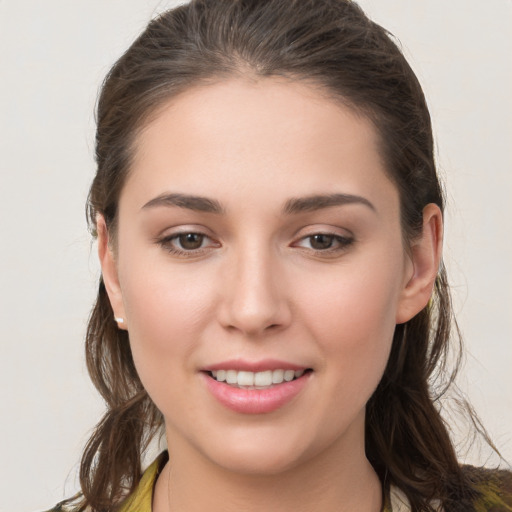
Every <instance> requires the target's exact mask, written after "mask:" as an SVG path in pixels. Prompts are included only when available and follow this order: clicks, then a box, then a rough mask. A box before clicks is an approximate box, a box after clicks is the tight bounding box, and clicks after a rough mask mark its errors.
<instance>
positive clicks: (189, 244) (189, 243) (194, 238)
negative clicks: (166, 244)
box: [179, 233, 203, 250]
mask: <svg viewBox="0 0 512 512" xmlns="http://www.w3.org/2000/svg"><path fill="white" fill-rule="evenodd" d="M179 240H180V245H181V246H182V247H183V249H190V250H193V249H199V248H200V247H201V245H202V243H203V235H198V234H197V233H186V234H185V235H180V238H179Z"/></svg>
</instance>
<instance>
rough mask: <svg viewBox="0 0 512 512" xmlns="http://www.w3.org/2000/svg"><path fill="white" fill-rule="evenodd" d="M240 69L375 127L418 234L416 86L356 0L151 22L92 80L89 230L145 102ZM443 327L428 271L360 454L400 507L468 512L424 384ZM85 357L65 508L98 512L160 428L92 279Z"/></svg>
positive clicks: (169, 16)
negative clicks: (323, 94)
mask: <svg viewBox="0 0 512 512" xmlns="http://www.w3.org/2000/svg"><path fill="white" fill-rule="evenodd" d="M248 73H249V74H251V75H252V76H256V77H271V76H281V77H287V78H289V79H291V80H305V81H307V82H311V83H313V84H315V85H319V86H321V87H322V88H323V90H325V91H327V92H328V93H329V94H330V95H331V96H332V97H334V98H335V99H336V100H338V101H341V102H343V103H344V104H345V105H348V106H350V107H351V108H353V109H354V110H356V111H357V112H359V113H361V114H362V115H364V116H366V117H368V118H369V119H370V120H371V121H372V122H373V123H374V125H375V127H376V129H377V132H378V133H379V134H380V141H381V152H382V155H383V158H384V161H385V164H386V169H387V172H388V173H389V175H390V177H391V178H392V179H393V181H394V182H395V184H396V186H397V188H398V190H399V192H400V199H401V215H402V228H403V232H404V238H405V239H406V240H408V241H410V240H411V239H412V238H414V237H415V236H418V235H419V234H420V233H421V229H422V212H423V208H424V207H425V205H427V204H428V203H435V204H437V205H439V206H440V208H441V209H443V203H444V202H443V195H442V190H441V187H440V184H439V180H438V177H437V174H436V168H435V163H434V155H433V138H432V127H431V121H430V116H429V112H428V109H427V105H426V102H425V98H424V96H423V92H422V90H421V87H420V85H419V83H418V81H417V78H416V76H415V75H414V73H413V71H412V70H411V68H410V66H409V65H408V63H407V62H406V60H405V58H404V57H403V55H402V53H401V52H400V50H399V48H398V47H397V45H396V44H395V43H394V42H393V40H392V38H391V37H390V35H389V34H388V33H387V32H386V30H384V29H383V28H382V27H380V26H379V25H377V24H376V23H374V22H372V21H371V20H369V19H368V18H367V17H366V16H365V14H364V13H363V12H362V10H361V9H360V8H359V6H358V5H357V4H356V3H354V2H351V1H349V0H193V1H192V2H191V3H189V4H186V5H183V6H180V7H177V8H175V9H173V10H170V11H167V12H165V13H164V14H162V15H161V16H159V17H158V18H156V19H155V20H153V21H152V22H151V23H150V24H149V25H148V27H147V28H146V30H145V31H144V32H143V33H142V34H141V35H140V37H139V38H138V39H137V40H136V41H135V42H134V43H133V44H132V45H131V47H130V48H129V49H128V50H127V52H126V53H125V54H124V55H123V56H122V57H121V58H120V59H119V60H118V61H117V63H116V64H115V65H114V67H113V68H112V70H111V71H110V73H109V74H108V76H107V77H106V79H105V82H104V84H103V88H102V91H101V95H100V98H99V102H98V111H97V124H98V127H97V136H96V160H97V166H98V167H97V174H96V176H95V178H94V181H93V184H92V186H91V190H90V194H89V201H88V217H89V222H90V226H91V227H92V231H93V234H95V222H96V215H97V214H102V215H103V216H104V217H105V220H106V224H107V228H108V229H109V232H110V233H111V235H114V234H115V226H116V218H117V204H118V199H119V195H120V192H121V189H122V187H123V184H124V182H125V180H126V177H127V174H128V173H129V172H130V162H131V158H132V152H133V150H134V141H135V140H136V137H137V133H138V131H139V130H140V128H141V127H142V126H143V125H144V123H146V122H147V121H148V119H149V118H150V116H151V115H152V114H153V113H154V112H155V111H156V110H157V109H158V107H160V106H161V105H162V104H163V103H164V102H165V101H166V100H168V99H169V98H171V97H173V96H175V95H176V94H179V93H180V92H181V91H183V90H185V89H187V88H189V87H191V86H194V85H197V84H198V83H201V82H208V81H212V80H222V79H223V78H227V77H232V76H237V75H240V76H242V75H247V74H248ZM451 320H452V310H451V304H450V296H449V290H448V285H447V279H446V273H445V270H444V268H443V267H441V269H440V271H439V274H438V277H437V281H436V286H435V291H434V296H433V298H432V300H431V302H430V304H429V306H428V307H426V308H425V309H424V310H423V311H421V312H420V313H419V314H418V315H417V316H415V317H414V318H413V319H412V320H410V321H409V322H407V323H406V324H403V325H397V327H396V331H395V335H394V340H393V346H392V350H391V355H390V358H389V361H388V364H387V368H386V370H385V373H384V376H383V378H382V381H381V382H380V384H379V386H378V388H377V390H376V391H375V393H374V394H373V396H372V397H371V399H370V401H369V402H368V404H367V416H366V418H367V419H366V453H367V457H368V459H369V460H370V462H371V463H372V464H373V466H374V468H375V469H376V471H377V473H378V474H379V476H380V478H381V480H382V482H383V484H384V485H385V486H389V485H390V484H393V485H396V486H398V487H399V488H401V489H402V490H403V491H404V492H405V494H406V495H407V497H408V498H409V500H410V502H411V505H412V510H413V511H419V510H433V509H432V508H431V506H430V505H429V502H430V500H432V499H437V500H439V501H440V502H441V504H442V505H443V506H444V507H445V509H446V510H468V509H469V507H468V501H466V500H469V499H470V498H471V496H472V495H473V493H474V491H473V489H472V485H471V483H470V482H469V481H467V479H466V477H465V476H464V473H463V472H462V471H461V469H460V467H459V464H458V462H457V458H456V454H455V451H454V448H453V445H452V442H451V440H450V437H449V434H448V432H447V429H446V427H445V424H444V422H443V420H442V418H441V416H440V414H439V411H438V408H437V407H436V405H435V403H436V400H437V398H438V396H437V395H436V394H435V393H434V391H433V389H434V388H433V379H434V377H436V376H439V375H443V374H445V375H446V372H444V370H445V368H444V365H445V362H446V355H447V350H448V344H449V338H450V331H451V327H450V324H451ZM457 339H458V338H457ZM86 353H87V365H88V369H89V373H90V375H91V378H92V380H93V382H94V384H95V385H96V387H97V388H98V390H99V392H100V393H101V395H102V396H103V398H104V399H105V401H106V404H107V412H106V414H105V416H104V417H103V419H102V420H101V422H100V423H99V424H98V425H97V427H96V429H95V431H94V433H93V435H92V436H91V438H90V440H89V442H88V443H87V446H86V447H85V451H84V454H83V458H82V463H81V468H80V482H81V488H82V493H81V496H80V497H79V499H78V500H77V503H78V510H83V509H84V508H85V506H87V505H89V506H90V507H91V508H92V510H93V511H106V510H111V508H112V507H114V506H115V505H117V504H119V503H120V502H121V501H122V500H123V498H124V497H125V496H126V495H127V493H129V492H130V491H132V490H133V489H134V487H135V485H136V484H137V483H138V481H139V479H140V476H141V472H142V468H141V457H142V454H143V452H144V450H145V449H146V448H147V445H148V442H149V441H150V440H151V439H152V438H153V437H154V436H155V434H156V433H157V432H159V431H160V429H161V428H162V424H163V419H162V416H161V414H160V412H159V411H158V410H157V409H156V407H155V405H154V404H153V403H152V401H151V399H150V397H149V396H148V395H147V393H146V391H145V390H144V388H143V386H142V384H141V382H140V380H139V377H138V375H137V372H136V369H135V366H134V363H133V359H132V355H131V351H130V346H129V343H128V334H127V333H126V331H123V330H119V329H118V328H117V326H116V323H115V321H114V318H113V312H112V309H111V306H110V303H109V300H108V297H107V295H106V291H105V287H104V285H103V282H102V281H101V280H100V284H99V293H98V299H97V302H96V304H95V306H94V309H93V311H92V314H91V318H90V321H89V327H88V331H87V341H86ZM456 366H458V364H457V365H456ZM452 377H453V374H448V377H445V382H444V385H446V386H447V385H448V384H450V383H451V380H452ZM444 385H443V386H442V387H441V389H440V391H439V393H440V394H442V393H443V392H444V390H445V386H444Z"/></svg>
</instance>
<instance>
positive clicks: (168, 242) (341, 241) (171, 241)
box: [157, 231, 355, 257]
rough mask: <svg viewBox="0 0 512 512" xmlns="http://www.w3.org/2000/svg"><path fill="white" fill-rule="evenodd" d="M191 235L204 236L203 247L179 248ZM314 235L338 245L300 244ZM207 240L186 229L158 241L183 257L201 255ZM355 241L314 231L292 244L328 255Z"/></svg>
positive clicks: (342, 249)
mask: <svg viewBox="0 0 512 512" xmlns="http://www.w3.org/2000/svg"><path fill="white" fill-rule="evenodd" d="M190 235H193V236H197V237H202V238H201V247H198V248H197V249H183V248H182V249H179V248H177V247H176V246H175V242H176V241H179V239H180V238H181V237H186V236H190ZM314 237H327V238H329V239H330V241H331V243H336V244H337V247H328V248H326V249H315V248H313V247H303V246H301V245H299V243H300V242H303V241H305V240H309V241H310V242H311V241H312V240H313V238H314ZM205 240H211V238H210V237H209V236H208V235H206V234H204V233H200V232H196V231H185V232H182V233H175V234H173V235H170V236H167V237H165V238H162V239H160V240H157V243H158V244H159V245H160V246H161V247H162V248H163V249H165V250H166V251H167V252H169V253H170V254H174V255H176V256H182V257H194V256H200V255H201V254H203V253H204V252H205V251H207V250H208V249H209V248H210V247H202V245H203V243H204V241H205ZM354 241H355V240H354V238H353V237H346V236H341V235H338V234H335V233H329V232H323V231H322V232H318V233H312V234H310V235H307V236H304V237H302V238H300V239H299V241H298V242H295V243H294V244H293V245H292V246H293V247H298V248H302V249H304V250H306V251H310V252H313V253H315V254H318V255H325V256H328V255H333V254H338V253H341V252H344V251H346V250H347V249H348V248H349V247H350V245H352V244H353V243H354ZM213 245H214V247H220V244H218V242H214V244H213Z"/></svg>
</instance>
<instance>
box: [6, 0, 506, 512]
mask: <svg viewBox="0 0 512 512" xmlns="http://www.w3.org/2000/svg"><path fill="white" fill-rule="evenodd" d="M360 3H361V5H362V6H363V7H364V8H365V9H366V10H367V12H368V13H369V14H370V15H372V16H373V17H374V19H376V20H377V21H378V22H380V23H381V24H382V25H384V26H385V27H386V28H388V29H390V30H391V31H392V32H393V33H395V34H396V35H397V36H398V37H399V39H400V40H401V42H402V44H403V46H404V50H405V53H406V55H407V56H408V57H409V59H410V61H411V64H412V66H413V67H414V69H415V70H416V72H417V73H418V75H419V78H420V80H421V81H422V83H423V84H424V87H425V92H426V95H427V98H428V101H429V104H430V107H431V111H432V115H433V119H434V125H435V129H436V140H437V149H438V161H439V164H440V168H441V170H442V173H443V174H445V175H446V182H447V187H448V202H449V204H448V212H447V219H446V226H447V241H446V261H447V264H448V267H449V271H450V274H451V281H452V283H453V285H454V290H455V302H456V308H457V310H458V312H459V320H460V323H461V326H462V329H463V332H464V335H465V338H466V344H467V347H468V350H469V355H468V360H467V364H466V370H465V372H464V373H463V374H462V376H461V379H460V383H461V386H462V388H463V389H465V390H466V391H467V392H468V393H469V395H470V397H471V399H472V401H473V403H474V405H475V407H476V409H477V410H478V411H479V412H480V414H481V416H482V418H483V420H484V423H485V424H486V426H487V427H488V429H489V431H490V432H491V434H492V436H493V438H494V440H495V441H496V443H497V444H498V445H499V446H500V447H501V448H502V451H503V454H504V455H505V456H506V457H507V458H508V460H511V459H512V435H511V428H510V426H511V425H512V386H511V384H512V377H511V373H512V371H511V370H512V343H511V341H512V236H511V232H512V228H511V224H512V207H511V197H512V156H511V155H512V151H511V145H512V100H511V92H510V91H512V58H511V55H512V2H511V1H510V0H488V1H487V2H485V3H483V2H481V1H477V0H449V1H447V0H428V1H427V0H419V1H411V0H361V2H360ZM170 5H172V2H169V1H168V2H163V1H157V0H74V1H72V2H70V1H66V0H45V1H44V2H43V1H41V0H24V1H18V0H0V65H1V68H0V69H1V80H0V115H1V117H0V119H1V125H0V240H1V242H0V243H1V251H0V289H1V294H0V297H1V299H0V300H1V302H0V318H1V322H0V342H1V344H0V370H1V371H0V376H1V377H0V379H1V385H0V400H1V402H0V411H1V413H0V414H1V427H0V429H1V430H0V453H1V462H0V496H2V500H1V503H0V512H17V511H31V510H40V509H44V508H45V507H49V506H51V505H52V504H54V503H55V502H56V501H58V500H60V499H62V498H63V497H64V496H68V495H69V494H70V493H71V492H73V491H74V490H76V472H75V470H76V465H77V461H78V459H79V454H80V451H81V447H82V445H83V443H84V442H85V440H86V438H87V435H88V432H89V431H90V429H91V428H92V427H93V425H94V424H95V422H96V421H97V420H98V419H99V416H100V413H101V411H102V404H101V402H100V400H99V398H98V397H97V396H96V393H95V391H94V390H93V389H92V386H91V384H89V382H88V378H87V376H86V371H85V368H84V363H83V356H82V352H83V337H84V330H85V325H86V319H87V316H88V312H89V308H90V305H91V303H92V300H93V297H94V295H95V288H96V281H97V277H98V266H97V263H96V255H95V247H94V246H91V244H90V240H89V236H88V234H87V231H86V226H85V217H84V202H85V199H86V194H87V188H88V184H89V182H90V180H91V178H92V176H93V171H94V164H93V158H92V155H93V133H94V132H93V130H94V118H93V113H92V112H93V107H94V103H95V98H96V94H97V90H98V86H99V84H100V82H101V80H102V79H103V76H104V75H105V73H106V72H107V71H108V69H109V66H110V65H111V64H112V63H113V61H114V60H115V59H116V58H117V57H118V56H119V55H120V54H121V52H122V51H123V50H124V49H125V48H126V47H127V46H128V44H129V43H130V42H131V41H132V39H133V38H134V37H135V36H136V34H138V32H139V31H140V30H141V29H142V28H143V26H144V25H145V24H146V23H147V21H148V20H149V19H150V18H151V17H152V16H153V15H154V14H155V13H157V12H159V11H160V10H163V9H164V8H165V7H167V6H170ZM450 421H451V420H450ZM464 435H465V432H464V431H463V432H462V434H461V435H460V436H461V437H460V438H461V439H464ZM487 453H488V452H485V451H484V452H483V454H482V456H481V459H480V460H481V461H482V462H485V456H486V454H487ZM477 459H478V453H477V451H476V450H473V451H472V452H471V454H470V457H469V460H471V461H473V462H474V461H477Z"/></svg>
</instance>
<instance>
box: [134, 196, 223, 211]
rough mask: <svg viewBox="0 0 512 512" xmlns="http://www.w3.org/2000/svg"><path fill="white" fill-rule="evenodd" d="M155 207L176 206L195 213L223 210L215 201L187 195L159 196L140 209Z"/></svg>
mask: <svg viewBox="0 0 512 512" xmlns="http://www.w3.org/2000/svg"><path fill="white" fill-rule="evenodd" d="M157 206H177V207H178V208H186V209H188V210H194V211H197V212H206V213H217V214H222V213H224V208H223V207H222V206H221V204H220V203H219V202H218V201H216V200H215V199H209V198H207V197H201V196H191V195H187V194H161V195H159V196H157V197H155V198H154V199H151V201H148V202H147V203H146V204H145V205H144V206H143V207H142V209H145V208H155V207H157Z"/></svg>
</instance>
